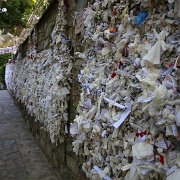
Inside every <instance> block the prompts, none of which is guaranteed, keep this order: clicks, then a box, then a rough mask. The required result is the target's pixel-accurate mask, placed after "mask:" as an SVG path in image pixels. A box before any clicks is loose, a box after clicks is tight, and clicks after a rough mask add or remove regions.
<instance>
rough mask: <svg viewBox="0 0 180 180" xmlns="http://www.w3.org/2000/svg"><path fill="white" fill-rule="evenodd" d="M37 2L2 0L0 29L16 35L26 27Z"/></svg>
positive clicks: (0, 1) (29, 0)
mask: <svg viewBox="0 0 180 180" xmlns="http://www.w3.org/2000/svg"><path fill="white" fill-rule="evenodd" d="M36 1H37V0H0V29H1V30H4V32H5V33H6V32H10V33H12V34H16V33H17V30H18V29H20V28H23V27H26V22H27V20H28V18H29V16H30V14H31V13H32V11H33V9H34V7H35V5H36V3H37V2H36Z"/></svg>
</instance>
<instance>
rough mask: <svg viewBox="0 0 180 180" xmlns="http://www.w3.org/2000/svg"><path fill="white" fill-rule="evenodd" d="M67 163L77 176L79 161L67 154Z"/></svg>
mask: <svg viewBox="0 0 180 180" xmlns="http://www.w3.org/2000/svg"><path fill="white" fill-rule="evenodd" d="M66 163H67V167H68V168H69V169H70V170H71V171H72V173H73V174H74V175H76V176H77V175H78V172H79V169H78V161H77V160H76V159H74V158H73V157H71V156H69V155H67V154H66Z"/></svg>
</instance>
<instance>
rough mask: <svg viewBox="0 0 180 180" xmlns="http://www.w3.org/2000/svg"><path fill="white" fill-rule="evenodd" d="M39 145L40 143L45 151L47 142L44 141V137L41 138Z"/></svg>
mask: <svg viewBox="0 0 180 180" xmlns="http://www.w3.org/2000/svg"><path fill="white" fill-rule="evenodd" d="M39 145H40V147H41V149H42V150H43V151H44V149H45V142H44V140H43V139H42V138H40V141H39Z"/></svg>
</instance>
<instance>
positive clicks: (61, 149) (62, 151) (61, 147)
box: [57, 143, 65, 162]
mask: <svg viewBox="0 0 180 180" xmlns="http://www.w3.org/2000/svg"><path fill="white" fill-rule="evenodd" d="M57 153H58V156H59V158H60V159H61V160H62V162H64V159H65V143H61V144H59V143H58V146H57Z"/></svg>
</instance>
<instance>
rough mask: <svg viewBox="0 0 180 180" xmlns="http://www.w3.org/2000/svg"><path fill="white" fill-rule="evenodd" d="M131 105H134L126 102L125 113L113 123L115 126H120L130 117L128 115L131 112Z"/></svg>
mask: <svg viewBox="0 0 180 180" xmlns="http://www.w3.org/2000/svg"><path fill="white" fill-rule="evenodd" d="M131 106H132V105H131V104H130V103H128V104H126V108H127V109H126V110H125V111H124V112H123V114H122V115H121V118H120V119H119V120H118V121H117V122H115V123H114V124H113V126H114V127H115V128H118V127H119V126H120V125H121V124H122V123H123V122H124V120H125V119H126V118H127V117H128V115H129V114H130V113H131Z"/></svg>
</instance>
